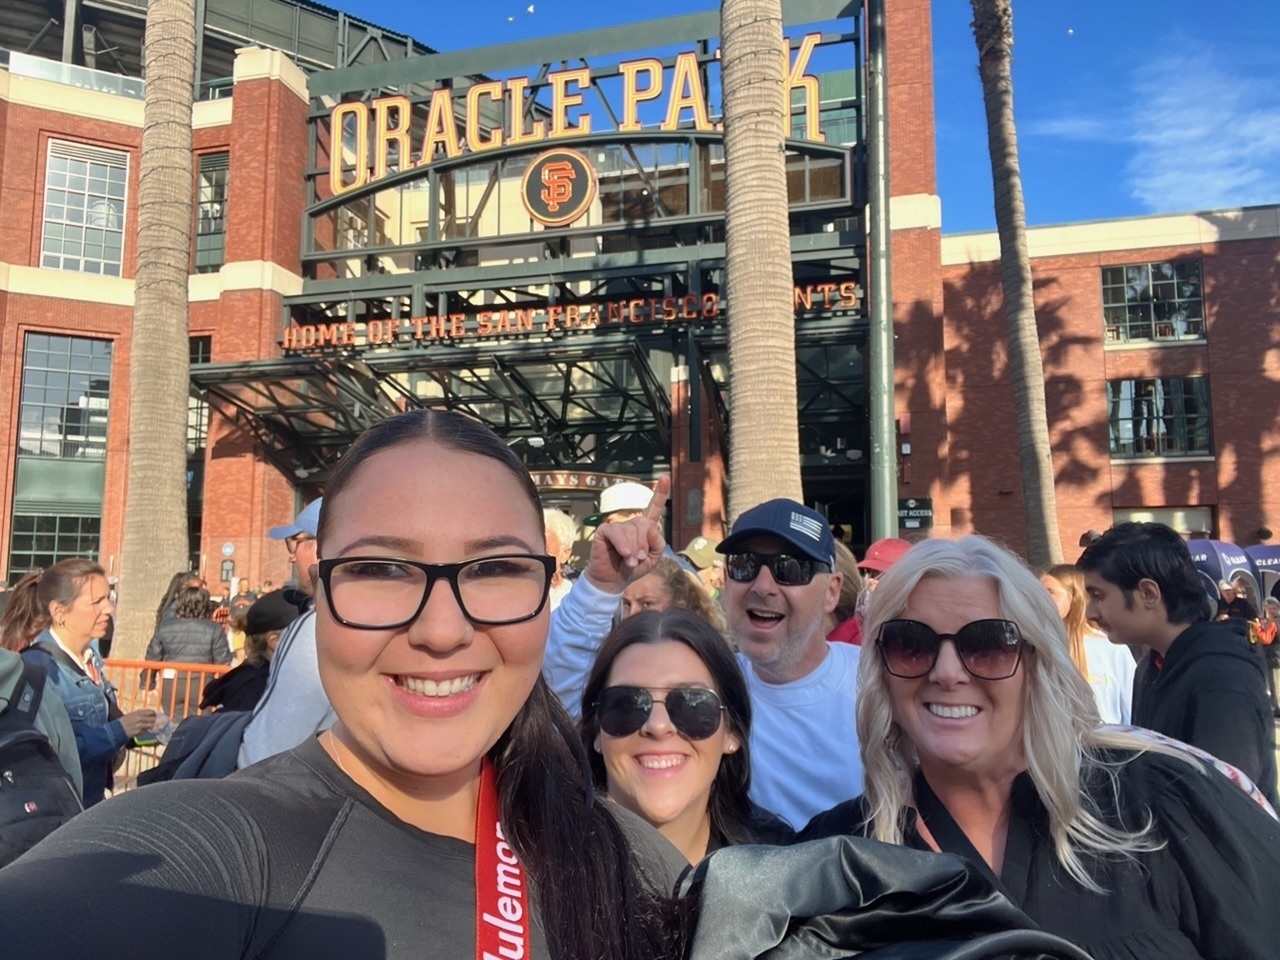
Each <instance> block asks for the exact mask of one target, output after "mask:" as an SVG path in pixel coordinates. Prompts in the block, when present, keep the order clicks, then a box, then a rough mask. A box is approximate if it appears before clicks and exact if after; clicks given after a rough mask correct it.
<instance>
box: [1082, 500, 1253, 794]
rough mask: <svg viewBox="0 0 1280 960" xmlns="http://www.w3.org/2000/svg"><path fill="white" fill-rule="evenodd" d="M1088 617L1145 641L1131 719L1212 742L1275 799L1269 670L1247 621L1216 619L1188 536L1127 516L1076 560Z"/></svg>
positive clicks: (1118, 636) (1114, 636)
mask: <svg viewBox="0 0 1280 960" xmlns="http://www.w3.org/2000/svg"><path fill="white" fill-rule="evenodd" d="M1077 565H1078V566H1079V567H1080V569H1081V570H1083V571H1084V576H1085V591H1086V592H1087V593H1088V595H1089V608H1088V611H1087V614H1088V616H1089V619H1091V620H1095V621H1097V623H1098V626H1099V627H1101V628H1102V629H1103V630H1104V631H1105V632H1106V634H1107V636H1108V637H1110V638H1111V642H1112V643H1128V644H1135V643H1136V644H1142V645H1143V646H1145V647H1147V648H1149V651H1150V652H1149V653H1148V654H1147V656H1146V659H1145V660H1144V662H1143V663H1142V664H1140V665H1139V669H1138V679H1137V680H1136V681H1135V683H1134V691H1133V723H1134V725H1135V726H1140V727H1148V728H1149V729H1152V730H1155V731H1157V732H1159V733H1163V734H1165V735H1167V736H1170V737H1174V738H1176V739H1178V740H1182V741H1183V742H1185V743H1189V744H1191V745H1193V746H1196V747H1199V748H1200V749H1202V750H1207V751H1208V752H1209V753H1212V754H1213V755H1214V756H1216V757H1218V758H1219V759H1221V760H1225V761H1226V762H1227V763H1230V764H1232V765H1233V766H1235V767H1238V768H1239V769H1240V770H1242V771H1243V772H1244V773H1245V774H1246V775H1247V776H1249V777H1250V778H1251V779H1252V780H1253V781H1254V782H1255V783H1256V784H1257V785H1258V788H1259V789H1260V790H1261V791H1262V792H1263V793H1264V794H1265V795H1266V797H1267V799H1268V800H1270V801H1271V803H1272V805H1273V806H1276V805H1277V799H1278V798H1277V793H1276V759H1275V727H1274V725H1273V722H1272V715H1271V704H1270V703H1269V702H1268V699H1267V684H1266V678H1265V677H1264V676H1263V672H1262V666H1261V663H1260V661H1259V658H1258V657H1257V656H1256V655H1255V654H1254V652H1253V650H1252V649H1251V648H1250V645H1249V639H1248V636H1247V634H1246V631H1245V624H1244V623H1243V622H1242V621H1226V622H1223V623H1213V622H1211V621H1210V617H1211V613H1212V611H1211V609H1210V606H1209V598H1208V597H1207V596H1206V595H1205V592H1204V589H1203V588H1202V587H1201V586H1200V578H1199V575H1198V574H1197V573H1196V568H1195V565H1194V564H1193V563H1192V561H1191V551H1190V550H1188V549H1187V545H1186V543H1185V542H1184V541H1183V539H1182V538H1181V537H1180V536H1179V535H1178V534H1177V533H1175V532H1174V531H1173V530H1172V529H1170V528H1169V527H1166V526H1165V525H1164V524H1161V523H1121V524H1118V525H1117V526H1115V527H1112V528H1111V529H1110V530H1108V531H1107V532H1106V533H1105V534H1103V535H1102V537H1100V538H1099V539H1098V540H1096V541H1094V542H1093V543H1092V544H1090V545H1089V547H1088V549H1086V550H1085V552H1084V554H1083V555H1082V556H1081V557H1080V559H1079V561H1077Z"/></svg>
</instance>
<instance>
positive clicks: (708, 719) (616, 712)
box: [596, 687, 724, 740]
mask: <svg viewBox="0 0 1280 960" xmlns="http://www.w3.org/2000/svg"><path fill="white" fill-rule="evenodd" d="M664 692H665V693H666V697H665V699H662V700H655V699H654V698H653V694H652V693H650V692H649V691H648V690H646V689H645V688H644V687H606V688H605V689H604V690H603V691H602V692H601V693H600V699H599V700H597V701H596V716H597V718H598V719H599V721H600V729H601V730H603V731H604V732H605V733H607V734H608V735H609V736H611V737H629V736H631V735H632V734H633V733H635V732H636V731H637V730H639V729H640V728H641V727H643V726H644V725H645V723H647V722H648V720H649V714H651V713H652V712H653V705H654V704H655V703H661V704H663V705H664V706H665V707H666V708H667V716H668V717H670V718H671V725H672V726H673V727H675V728H676V731H677V732H678V733H679V734H680V736H682V737H685V738H687V739H689V740H705V739H707V737H710V736H711V735H712V734H714V733H715V732H716V731H717V730H719V729H720V713H721V711H723V710H724V706H723V705H722V704H721V703H720V697H719V696H717V695H716V692H715V691H714V690H708V689H707V688H706V687H676V688H674V689H672V690H667V691H664Z"/></svg>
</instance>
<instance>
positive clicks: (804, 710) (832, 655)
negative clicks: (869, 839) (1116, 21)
mask: <svg viewBox="0 0 1280 960" xmlns="http://www.w3.org/2000/svg"><path fill="white" fill-rule="evenodd" d="M827 649H828V654H827V657H826V659H824V660H823V661H822V664H821V665H820V666H819V667H818V669H816V670H814V671H813V672H812V673H811V674H809V675H808V676H807V677H801V678H800V679H799V680H793V681H791V682H790V683H781V684H774V683H765V682H764V681H763V680H761V679H760V678H759V677H758V676H757V675H756V672H755V670H754V668H753V667H752V665H751V661H750V660H748V659H747V658H746V657H745V656H743V655H742V654H741V653H739V654H738V663H739V665H740V666H741V667H742V672H743V674H745V675H746V678H747V688H748V689H749V690H750V691H751V799H752V800H754V801H755V802H756V803H757V804H759V805H760V806H762V807H764V808H765V809H766V810H769V811H772V812H773V813H776V814H777V815H778V816H780V817H782V818H783V819H784V820H786V821H787V822H788V823H790V824H791V825H792V826H793V827H795V828H796V829H797V830H799V829H800V828H802V827H803V826H804V825H805V824H807V823H808V822H809V820H810V819H811V818H812V817H813V816H814V814H817V813H821V812H822V811H824V810H829V809H831V808H832V807H834V806H835V805H836V804H838V803H843V802H844V801H846V800H852V799H853V798H854V797H856V796H858V795H859V794H861V793H862V757H861V754H860V753H859V752H858V731H857V718H856V716H855V714H854V705H855V702H856V700H857V693H858V656H859V653H860V650H859V648H858V647H855V646H853V645H852V644H848V643H829V644H827Z"/></svg>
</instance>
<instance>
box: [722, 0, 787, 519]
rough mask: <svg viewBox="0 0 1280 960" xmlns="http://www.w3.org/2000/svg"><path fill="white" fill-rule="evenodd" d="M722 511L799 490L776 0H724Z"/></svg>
mask: <svg viewBox="0 0 1280 960" xmlns="http://www.w3.org/2000/svg"><path fill="white" fill-rule="evenodd" d="M720 44H721V54H720V71H721V82H722V85H723V93H722V95H723V99H724V154H725V280H726V287H727V290H726V294H727V300H728V305H729V372H730V389H729V418H730V423H731V425H732V428H733V437H732V442H731V443H730V445H729V513H730V518H731V519H732V518H735V517H737V515H738V514H739V513H741V512H742V511H743V510H746V509H748V508H750V507H753V506H755V505H756V504H758V503H762V502H763V501H765V500H769V499H772V498H774V497H791V498H793V499H795V500H799V499H800V498H801V495H802V494H801V485H800V426H799V416H798V413H797V409H796V337H795V307H794V305H793V301H792V297H793V292H792V289H793V286H792V284H793V282H792V278H791V228H790V223H789V220H788V215H787V179H786V166H785V164H786V149H785V140H786V137H787V131H786V128H785V117H786V100H785V99H784V98H785V96H786V93H785V90H784V84H785V82H786V78H785V74H784V71H785V69H786V57H784V56H783V52H782V51H783V40H782V4H781V0H723V2H722V3H721V5H720Z"/></svg>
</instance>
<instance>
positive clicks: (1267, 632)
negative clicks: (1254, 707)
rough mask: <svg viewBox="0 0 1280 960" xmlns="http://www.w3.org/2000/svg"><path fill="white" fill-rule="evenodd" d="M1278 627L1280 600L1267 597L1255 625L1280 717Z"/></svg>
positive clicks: (1275, 706)
mask: <svg viewBox="0 0 1280 960" xmlns="http://www.w3.org/2000/svg"><path fill="white" fill-rule="evenodd" d="M1277 627H1280V600H1277V599H1276V598H1275V597H1267V598H1266V599H1265V600H1263V601H1262V618H1261V619H1260V620H1259V621H1258V622H1257V623H1256V624H1255V625H1254V632H1255V634H1256V636H1257V640H1258V643H1260V644H1261V645H1262V651H1263V655H1264V656H1265V657H1266V661H1267V673H1268V674H1269V680H1270V682H1269V683H1268V686H1269V687H1270V689H1271V706H1272V708H1273V710H1274V712H1275V715H1276V716H1277V717H1280V643H1276V641H1277V640H1280V636H1277Z"/></svg>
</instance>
